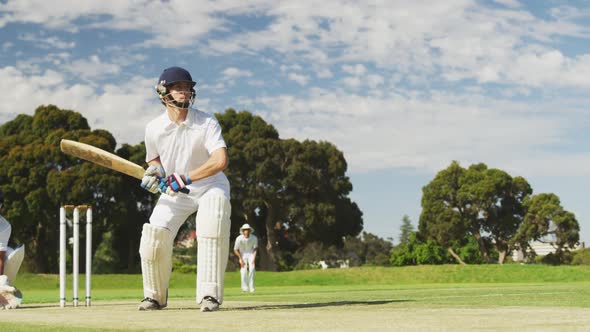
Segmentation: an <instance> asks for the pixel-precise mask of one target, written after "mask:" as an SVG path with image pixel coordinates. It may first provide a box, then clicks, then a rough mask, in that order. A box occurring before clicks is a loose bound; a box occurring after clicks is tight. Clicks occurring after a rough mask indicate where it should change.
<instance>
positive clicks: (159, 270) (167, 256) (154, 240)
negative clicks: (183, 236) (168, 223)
mask: <svg viewBox="0 0 590 332" xmlns="http://www.w3.org/2000/svg"><path fill="white" fill-rule="evenodd" d="M139 255H140V256H141V272H142V275H143V295H144V297H150V298H152V299H154V300H156V301H158V303H159V304H160V305H161V306H166V304H167V302H168V285H169V284H170V274H171V273H172V234H171V233H170V231H169V230H168V229H166V228H163V227H158V226H153V225H151V224H144V225H143V231H142V233H141V243H140V245H139Z"/></svg>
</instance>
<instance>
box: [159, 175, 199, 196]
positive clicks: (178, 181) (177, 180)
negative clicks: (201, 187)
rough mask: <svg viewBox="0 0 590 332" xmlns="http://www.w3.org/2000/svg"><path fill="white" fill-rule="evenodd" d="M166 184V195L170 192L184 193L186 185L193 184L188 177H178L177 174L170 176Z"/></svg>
mask: <svg viewBox="0 0 590 332" xmlns="http://www.w3.org/2000/svg"><path fill="white" fill-rule="evenodd" d="M166 182H167V183H168V188H167V190H166V193H168V194H169V193H170V192H175V193H177V192H179V191H183V192H184V191H186V190H183V189H184V188H185V187H186V186H187V185H189V184H191V183H193V182H192V181H191V179H190V178H189V177H188V176H185V175H180V174H178V173H174V174H172V175H170V176H169V177H168V179H167V181H166Z"/></svg>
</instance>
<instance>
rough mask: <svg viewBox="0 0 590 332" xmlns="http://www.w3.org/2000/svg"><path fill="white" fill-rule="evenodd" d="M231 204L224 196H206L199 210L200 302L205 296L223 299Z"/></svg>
mask: <svg viewBox="0 0 590 332" xmlns="http://www.w3.org/2000/svg"><path fill="white" fill-rule="evenodd" d="M230 215H231V205H230V202H229V200H228V199H227V198H226V197H225V196H223V195H212V196H210V197H204V198H203V199H201V201H200V202H199V209H198V211H197V219H196V223H197V241H198V258H197V303H201V302H202V301H203V298H204V297H205V296H211V297H214V298H215V299H217V301H218V302H219V303H222V302H223V284H224V274H225V268H226V266H227V259H228V255H229V230H230V226H231V221H230Z"/></svg>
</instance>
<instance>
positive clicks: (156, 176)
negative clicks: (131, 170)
mask: <svg viewBox="0 0 590 332" xmlns="http://www.w3.org/2000/svg"><path fill="white" fill-rule="evenodd" d="M165 177H166V171H164V167H163V166H162V165H151V166H150V167H148V168H147V169H146V170H145V173H143V179H141V185H140V186H141V187H142V188H143V189H145V190H147V191H149V192H151V193H153V194H155V193H157V192H158V190H160V189H159V188H160V183H161V182H162V181H161V179H163V178H165Z"/></svg>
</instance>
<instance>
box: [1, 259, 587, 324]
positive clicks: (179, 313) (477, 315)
mask: <svg viewBox="0 0 590 332" xmlns="http://www.w3.org/2000/svg"><path fill="white" fill-rule="evenodd" d="M83 280H84V279H83V276H82V275H81V276H80V281H81V286H83ZM194 283H195V276H194V275H193V274H178V273H175V274H173V276H172V281H171V289H170V301H169V308H167V309H166V310H163V311H161V312H157V313H151V314H147V315H146V314H145V313H139V312H137V311H136V306H137V303H138V301H139V300H140V299H141V296H142V292H141V275H96V276H93V307H92V308H71V307H69V308H65V309H60V308H57V306H56V304H57V302H58V301H57V299H58V278H57V276H55V275H22V276H19V278H18V279H17V282H16V286H17V287H19V288H20V289H22V291H23V294H24V296H25V301H24V303H23V308H22V309H19V310H15V311H13V312H11V313H10V315H9V316H7V320H6V321H3V320H0V331H30V330H39V331H70V330H72V331H73V330H74V329H78V328H85V329H90V330H92V329H96V330H100V329H110V330H114V331H118V330H124V331H132V330H146V329H148V330H149V329H155V328H157V326H159V325H158V324H164V325H161V327H162V328H165V329H167V330H186V329H187V327H190V329H191V330H199V329H202V330H213V329H215V330H221V331H223V330H233V331H237V330H241V329H242V328H244V327H248V326H250V327H251V328H250V329H253V330H276V329H281V330H285V331H286V330H317V329H319V327H321V329H323V330H355V331H356V330H365V329H377V330H383V329H390V328H394V329H404V330H405V329H410V330H411V329H437V330H472V329H474V328H475V329H477V328H492V329H504V330H512V329H521V330H522V329H525V330H526V329H530V330H553V329H554V330H568V329H572V330H578V329H579V330H582V329H584V328H587V327H588V326H590V267H587V266H562V267H553V266H540V265H504V266H499V265H482V266H458V265H446V266H417V267H403V268H379V267H364V268H351V269H329V270H308V271H294V272H282V273H276V272H275V273H272V272H258V273H257V279H256V284H257V290H256V292H255V293H253V294H249V293H246V294H244V293H242V292H241V291H240V289H239V274H238V273H237V272H231V273H227V274H226V292H225V303H224V305H223V306H222V307H223V308H224V310H222V311H221V312H219V313H213V314H209V315H208V314H202V313H199V312H198V311H197V305H196V304H195V303H194V293H195V286H194ZM70 285H71V282H70ZM80 295H81V297H83V289H80ZM68 297H71V290H68ZM0 315H2V314H1V313H0ZM2 317H4V316H2ZM240 320H243V322H242V323H240ZM23 324H24V325H23ZM244 324H245V325H244Z"/></svg>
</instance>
